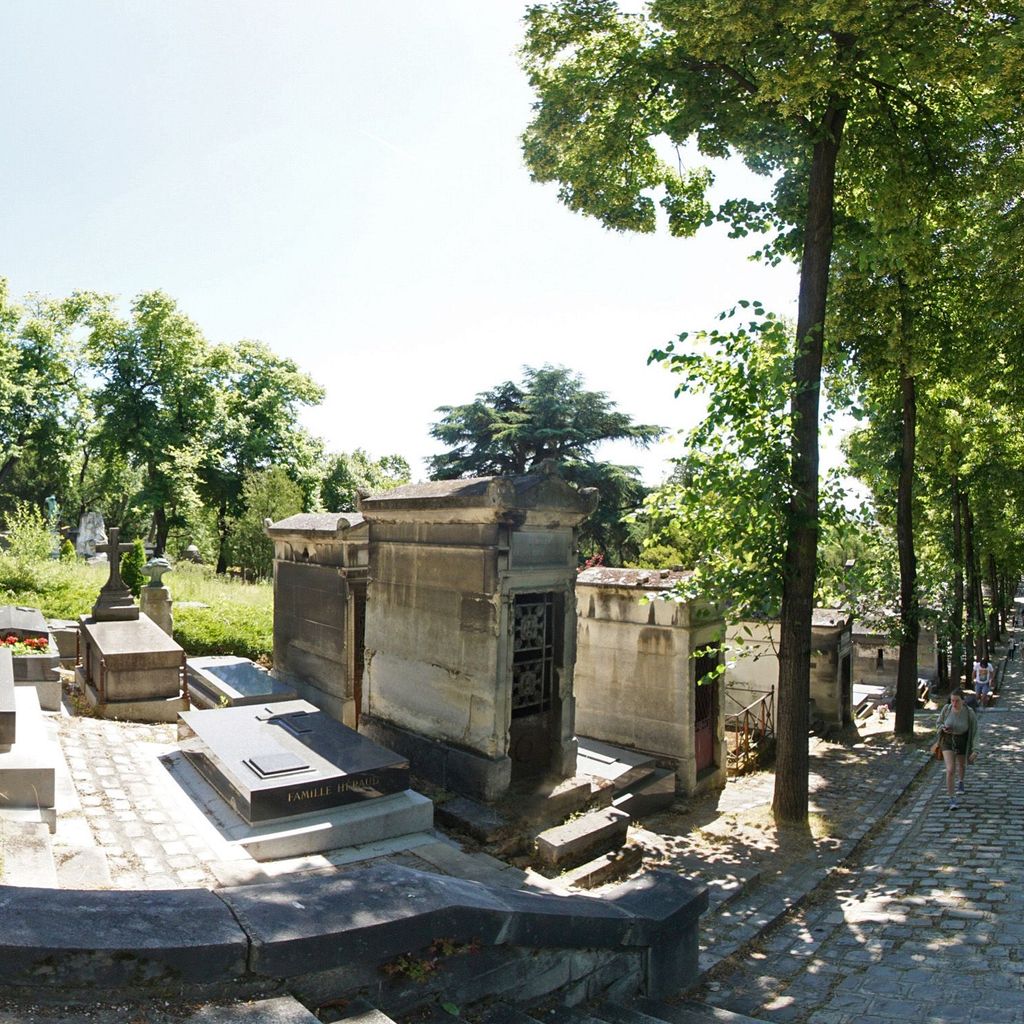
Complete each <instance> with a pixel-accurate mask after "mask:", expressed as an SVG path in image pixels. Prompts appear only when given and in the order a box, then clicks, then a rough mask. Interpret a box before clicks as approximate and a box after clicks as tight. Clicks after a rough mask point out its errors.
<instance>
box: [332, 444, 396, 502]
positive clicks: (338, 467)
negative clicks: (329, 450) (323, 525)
mask: <svg viewBox="0 0 1024 1024" xmlns="http://www.w3.org/2000/svg"><path fill="white" fill-rule="evenodd" d="M411 479H412V470H411V469H410V468H409V463H408V462H407V461H406V460H405V459H404V458H402V456H401V455H383V456H381V457H380V458H379V459H371V458H370V456H369V455H367V453H366V452H364V451H363V450H362V448H357V449H356V450H355V451H354V452H352V453H351V454H349V453H346V452H341V453H340V454H338V455H332V456H330V457H329V458H328V460H327V466H326V469H325V472H324V476H323V480H322V482H321V484H320V500H321V502H322V503H323V505H324V507H325V508H327V509H329V510H330V511H331V512H355V510H356V503H357V501H358V496H359V492H360V491H366V492H368V493H371V494H372V493H375V492H377V491H390V490H391V489H392V488H394V487H399V486H401V485H402V484H407V483H409V481H410V480H411Z"/></svg>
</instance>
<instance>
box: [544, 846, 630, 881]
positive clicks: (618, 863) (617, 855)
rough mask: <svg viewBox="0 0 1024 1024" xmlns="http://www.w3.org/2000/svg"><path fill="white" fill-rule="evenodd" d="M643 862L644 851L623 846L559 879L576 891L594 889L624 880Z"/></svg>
mask: <svg viewBox="0 0 1024 1024" xmlns="http://www.w3.org/2000/svg"><path fill="white" fill-rule="evenodd" d="M643 861H644V851H643V848H642V847H640V846H623V847H622V849H620V850H613V851H612V852H611V853H603V854H601V856H600V857H595V858H594V859H593V860H588V861H587V862H586V864H581V865H580V866H579V867H578V868H573V869H572V870H571V871H567V872H566V873H565V874H564V875H561V876H560V877H559V879H558V880H559V882H561V883H562V885H568V886H572V887H574V888H576V889H596V888H597V887H598V886H599V885H605V884H607V883H608V882H614V881H615V880H617V879H619V878H625V877H626V875H630V874H632V873H633V872H634V871H636V870H638V869H639V868H640V865H641V864H643Z"/></svg>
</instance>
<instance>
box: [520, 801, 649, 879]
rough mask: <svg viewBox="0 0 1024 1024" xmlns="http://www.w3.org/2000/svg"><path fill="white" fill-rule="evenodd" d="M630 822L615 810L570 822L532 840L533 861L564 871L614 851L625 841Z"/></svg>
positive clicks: (624, 813)
mask: <svg viewBox="0 0 1024 1024" xmlns="http://www.w3.org/2000/svg"><path fill="white" fill-rule="evenodd" d="M630 820H631V819H630V816H629V815H628V814H627V813H626V812H625V811H620V810H618V809H617V808H615V807H601V808H599V809H598V810H596V811H588V812H587V813H586V814H581V815H580V816H579V817H577V818H571V819H570V820H569V821H567V822H565V823H564V824H562V825H556V826H555V827H554V828H549V829H547V830H546V831H544V832H541V833H540V834H539V835H538V836H537V837H536V838H535V851H536V856H537V860H538V861H539V862H540V863H541V864H543V865H545V866H546V867H549V868H566V867H572V866H573V865H575V864H581V863H583V862H584V861H586V860H588V859H591V858H593V857H596V856H597V855H599V854H602V853H608V852H609V851H611V850H615V849H618V848H619V847H620V846H622V844H623V843H624V842H625V841H626V833H627V831H628V829H629V822H630Z"/></svg>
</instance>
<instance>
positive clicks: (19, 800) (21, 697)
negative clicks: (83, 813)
mask: <svg viewBox="0 0 1024 1024" xmlns="http://www.w3.org/2000/svg"><path fill="white" fill-rule="evenodd" d="M59 756H60V752H59V750H58V748H57V742H56V740H55V738H54V736H53V735H52V729H51V728H50V727H49V723H47V721H46V719H45V718H44V717H43V715H42V713H41V711H40V710H39V698H38V697H37V695H36V691H35V688H34V687H31V686H18V687H15V685H14V667H13V664H12V658H11V652H10V651H7V650H3V649H0V808H4V809H7V808H16V809H18V811H20V812H22V813H24V811H26V810H29V811H32V812H34V813H37V814H38V815H39V820H43V821H45V822H46V823H47V824H48V825H49V826H50V830H51V831H52V830H53V828H54V824H55V816H54V812H53V806H54V796H55V781H54V780H55V770H54V766H55V765H56V764H57V759H58V757H59Z"/></svg>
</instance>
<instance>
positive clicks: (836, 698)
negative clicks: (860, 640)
mask: <svg viewBox="0 0 1024 1024" xmlns="http://www.w3.org/2000/svg"><path fill="white" fill-rule="evenodd" d="M852 633H853V616H852V615H851V614H850V612H848V611H844V610H843V609H840V608H815V609H814V612H813V614H812V619H811V673H810V698H811V708H810V718H811V722H812V723H813V722H816V721H817V722H822V723H824V724H825V725H827V726H835V727H837V728H838V727H842V726H843V725H846V724H848V723H849V722H852V721H853V700H852V695H853V686H852V680H853V674H852V669H851V663H852V647H851V637H852ZM779 636H780V625H779V622H778V620H777V619H773V620H770V621H760V622H740V623H737V624H735V625H732V626H730V627H729V631H728V634H727V638H728V641H729V648H730V651H729V668H728V671H727V672H726V693H727V708H726V711H727V713H729V714H732V713H734V712H735V711H736V710H737V709H738V708H742V707H745V706H747V705H749V704H751V703H753V701H755V700H758V699H760V698H761V697H762V696H764V694H766V693H768V692H771V693H772V698H773V699H772V710H773V714H775V720H776V721H778V716H777V713H778V686H779V656H778V650H779Z"/></svg>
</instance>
